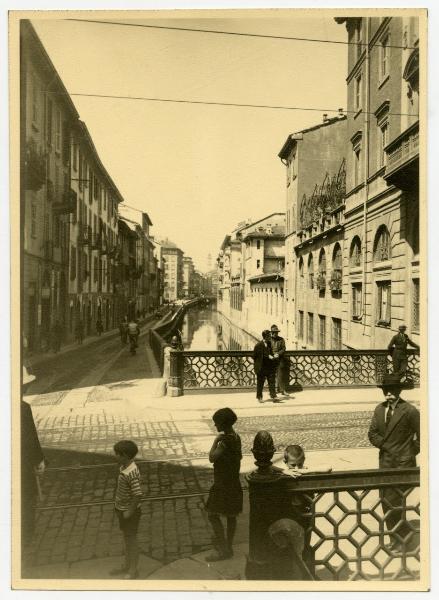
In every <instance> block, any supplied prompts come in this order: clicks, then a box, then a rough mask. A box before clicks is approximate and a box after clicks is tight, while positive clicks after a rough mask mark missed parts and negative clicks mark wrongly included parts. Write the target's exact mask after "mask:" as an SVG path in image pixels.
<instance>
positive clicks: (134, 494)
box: [110, 440, 142, 579]
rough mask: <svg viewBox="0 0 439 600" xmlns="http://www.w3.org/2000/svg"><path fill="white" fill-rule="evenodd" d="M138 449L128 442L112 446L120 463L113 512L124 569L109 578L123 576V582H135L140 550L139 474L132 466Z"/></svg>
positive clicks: (134, 465) (114, 572) (114, 571)
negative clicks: (128, 580)
mask: <svg viewBox="0 0 439 600" xmlns="http://www.w3.org/2000/svg"><path fill="white" fill-rule="evenodd" d="M137 452H138V448H137V446H136V444H135V443H134V442H131V441H130V440H122V441H120V442H117V443H116V444H114V453H115V454H116V458H117V462H118V463H119V465H120V467H119V475H118V478H117V488H116V495H115V498H114V508H115V511H116V514H117V516H118V518H119V527H120V529H121V531H122V534H123V537H124V542H125V565H123V566H122V567H121V568H120V569H114V570H113V571H111V573H110V574H111V575H122V574H124V575H125V577H124V579H136V578H137V576H138V571H137V564H138V561H139V550H138V547H137V530H138V528H139V520H140V515H141V511H140V506H139V504H140V500H141V498H142V491H141V489H140V473H139V469H138V468H137V465H136V463H135V462H134V457H135V456H136V454H137Z"/></svg>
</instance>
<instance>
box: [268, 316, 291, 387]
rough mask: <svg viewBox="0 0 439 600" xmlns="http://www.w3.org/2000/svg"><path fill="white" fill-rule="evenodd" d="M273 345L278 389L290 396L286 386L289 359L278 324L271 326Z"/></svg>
mask: <svg viewBox="0 0 439 600" xmlns="http://www.w3.org/2000/svg"><path fill="white" fill-rule="evenodd" d="M271 347H272V349H273V356H274V367H275V369H276V391H277V393H278V394H281V395H282V396H288V394H287V392H286V387H287V385H288V375H287V368H288V359H287V357H286V356H285V351H286V346H285V340H284V338H283V337H281V336H280V335H279V328H278V326H277V325H272V326H271Z"/></svg>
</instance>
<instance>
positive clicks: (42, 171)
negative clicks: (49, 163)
mask: <svg viewBox="0 0 439 600" xmlns="http://www.w3.org/2000/svg"><path fill="white" fill-rule="evenodd" d="M45 181H46V157H45V155H44V154H43V153H42V152H41V150H40V149H38V148H37V145H36V143H35V140H33V139H32V138H31V139H29V140H28V141H27V142H26V149H25V159H24V184H25V189H26V190H34V191H36V192H37V191H38V190H40V189H41V188H42V187H43V185H44V182H45Z"/></svg>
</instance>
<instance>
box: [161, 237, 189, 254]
mask: <svg viewBox="0 0 439 600" xmlns="http://www.w3.org/2000/svg"><path fill="white" fill-rule="evenodd" d="M160 244H161V245H162V248H163V250H179V251H180V252H183V250H182V249H181V248H179V247H178V246H177V244H174V242H172V241H171V240H168V239H166V240H162V241H161V242H160Z"/></svg>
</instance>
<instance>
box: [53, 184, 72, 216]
mask: <svg viewBox="0 0 439 600" xmlns="http://www.w3.org/2000/svg"><path fill="white" fill-rule="evenodd" d="M76 204H77V194H76V192H75V191H74V190H72V189H69V190H65V191H64V192H63V195H62V202H57V203H56V204H54V205H53V210H54V212H55V213H57V214H59V215H68V214H70V213H74V212H76Z"/></svg>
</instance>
